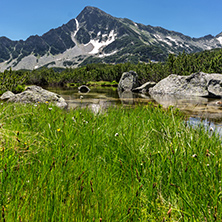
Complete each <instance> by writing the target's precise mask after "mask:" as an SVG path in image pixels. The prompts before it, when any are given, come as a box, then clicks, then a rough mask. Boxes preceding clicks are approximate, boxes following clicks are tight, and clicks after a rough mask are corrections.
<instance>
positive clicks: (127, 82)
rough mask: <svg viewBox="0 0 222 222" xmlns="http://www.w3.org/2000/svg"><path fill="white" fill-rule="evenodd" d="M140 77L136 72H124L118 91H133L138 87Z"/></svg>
mask: <svg viewBox="0 0 222 222" xmlns="http://www.w3.org/2000/svg"><path fill="white" fill-rule="evenodd" d="M138 86H139V83H138V75H137V73H136V72H134V71H129V72H124V73H123V74H122V77H121V79H120V81H119V84H118V91H120V92H123V91H132V90H133V89H134V88H136V87H138Z"/></svg>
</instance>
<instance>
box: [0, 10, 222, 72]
mask: <svg viewBox="0 0 222 222" xmlns="http://www.w3.org/2000/svg"><path fill="white" fill-rule="evenodd" d="M221 47H222V32H221V33H219V34H218V35H217V36H212V35H206V36H203V37H200V38H192V37H190V36H187V35H184V34H182V33H180V32H176V31H170V30H167V29H164V28H162V27H159V26H157V27H154V26H151V25H144V24H141V23H136V22H133V21H132V20H130V19H128V18H116V17H113V16H112V15H109V14H107V13H106V12H104V11H102V10H100V9H99V8H96V7H92V6H86V7H85V8H84V9H83V10H82V11H81V12H80V14H79V15H78V16H77V17H76V18H75V19H71V20H70V21H69V22H67V23H66V24H63V25H62V26H60V27H58V28H54V29H50V30H49V31H48V32H46V33H44V34H43V35H41V36H39V35H31V36H30V37H28V38H27V39H26V40H19V41H12V40H10V39H9V38H7V37H4V36H3V37H0V71H4V70H5V69H9V68H12V69H14V70H18V69H37V68H40V67H42V66H46V67H62V68H66V67H77V66H79V65H83V64H87V63H92V62H102V63H120V62H121V63H122V62H127V61H129V62H134V63H136V62H148V61H149V60H155V61H164V60H165V59H166V57H167V56H168V54H169V53H174V54H178V53H181V52H183V51H185V52H186V53H193V52H200V51H203V50H208V49H214V48H221Z"/></svg>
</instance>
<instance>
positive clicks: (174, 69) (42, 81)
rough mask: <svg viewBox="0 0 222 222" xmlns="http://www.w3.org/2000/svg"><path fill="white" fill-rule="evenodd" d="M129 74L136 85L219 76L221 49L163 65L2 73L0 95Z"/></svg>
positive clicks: (171, 59)
mask: <svg viewBox="0 0 222 222" xmlns="http://www.w3.org/2000/svg"><path fill="white" fill-rule="evenodd" d="M130 70H134V71H136V72H137V74H138V76H139V81H140V84H142V83H145V82H147V81H155V82H158V81H160V80H161V79H163V78H165V77H167V76H168V75H170V74H172V73H174V74H178V75H189V74H191V73H194V72H198V71H202V72H207V73H222V49H216V50H211V51H204V52H201V53H195V54H185V53H181V54H179V55H178V56H175V55H173V54H170V55H169V56H168V59H167V60H166V62H163V63H161V62H158V63H156V62H155V63H154V62H149V63H137V64H133V63H120V64H116V65H112V64H100V63H99V64H88V65H85V66H83V67H79V68H76V69H68V68H67V69H47V68H42V69H39V70H33V71H25V70H19V71H12V70H9V71H7V70H6V71H5V72H4V73H0V92H1V93H3V92H4V91H6V90H11V91H14V92H18V91H19V90H20V89H22V85H25V84H26V85H27V84H36V85H41V86H44V85H51V86H53V85H57V86H67V85H70V84H71V85H72V84H73V83H75V84H76V83H77V84H83V83H84V84H85V83H87V82H89V81H94V82H95V81H109V82H113V81H116V82H118V81H119V79H120V77H121V75H122V73H123V72H126V71H130ZM18 87H19V88H18Z"/></svg>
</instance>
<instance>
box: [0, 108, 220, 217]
mask: <svg viewBox="0 0 222 222" xmlns="http://www.w3.org/2000/svg"><path fill="white" fill-rule="evenodd" d="M185 125H186V122H185V121H184V117H183V116H182V115H181V114H180V113H179V112H178V111H175V110H173V109H171V108H170V109H168V110H163V109H162V108H161V107H153V106H152V105H148V106H146V107H135V108H110V109H108V110H107V111H105V112H102V113H99V114H94V113H93V112H91V111H90V110H87V109H76V110H70V111H64V110H61V109H59V108H57V107H55V106H53V105H51V104H41V105H40V104H38V105H37V106H34V105H31V104H27V105H14V104H2V105H0V139H1V140H0V141H1V142H0V158H1V161H0V176H1V183H0V195H1V198H0V201H1V202H0V203H1V208H0V209H1V216H2V218H3V219H5V221H19V220H20V221H101V220H102V221H164V220H166V221H213V220H218V221H221V219H222V218H221V215H222V206H221V169H222V168H221V162H222V159H221V158H222V155H221V154H222V153H221V152H222V151H221V141H220V139H219V138H218V137H217V136H216V135H214V134H213V135H211V136H210V135H209V134H208V133H207V132H206V131H205V129H204V128H201V127H200V128H196V129H192V128H189V127H186V126H185Z"/></svg>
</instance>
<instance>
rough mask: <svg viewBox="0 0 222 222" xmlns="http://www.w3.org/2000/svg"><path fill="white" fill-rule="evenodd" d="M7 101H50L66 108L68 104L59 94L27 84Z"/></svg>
mask: <svg viewBox="0 0 222 222" xmlns="http://www.w3.org/2000/svg"><path fill="white" fill-rule="evenodd" d="M7 101H8V102H15V103H45V102H52V103H54V104H55V105H56V106H58V107H60V108H67V107H68V104H67V103H66V101H65V99H64V98H62V97H61V96H60V95H58V94H56V93H53V92H50V91H48V90H45V89H43V88H41V87H39V86H29V87H27V88H26V90H25V91H24V92H22V93H18V94H14V96H11V97H10V98H9V99H8V100H7Z"/></svg>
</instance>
